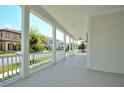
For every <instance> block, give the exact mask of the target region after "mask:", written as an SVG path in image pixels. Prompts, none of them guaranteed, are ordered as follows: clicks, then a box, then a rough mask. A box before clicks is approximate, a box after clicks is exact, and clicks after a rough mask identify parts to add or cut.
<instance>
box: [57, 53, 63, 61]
mask: <svg viewBox="0 0 124 93" xmlns="http://www.w3.org/2000/svg"><path fill="white" fill-rule="evenodd" d="M63 59H64V52H63V51H57V52H56V62H60V61H62V60H63Z"/></svg>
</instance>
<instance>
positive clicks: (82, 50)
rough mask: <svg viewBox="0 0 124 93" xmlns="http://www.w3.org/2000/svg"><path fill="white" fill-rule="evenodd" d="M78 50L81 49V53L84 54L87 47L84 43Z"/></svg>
mask: <svg viewBox="0 0 124 93" xmlns="http://www.w3.org/2000/svg"><path fill="white" fill-rule="evenodd" d="M78 49H80V50H81V52H84V49H86V45H85V44H84V43H83V42H82V43H81V44H80V45H79V47H78Z"/></svg>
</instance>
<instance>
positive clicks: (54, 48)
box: [52, 26, 56, 63]
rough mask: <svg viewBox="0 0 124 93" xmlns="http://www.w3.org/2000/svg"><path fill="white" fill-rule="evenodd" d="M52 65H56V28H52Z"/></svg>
mask: <svg viewBox="0 0 124 93" xmlns="http://www.w3.org/2000/svg"><path fill="white" fill-rule="evenodd" d="M52 63H56V26H52Z"/></svg>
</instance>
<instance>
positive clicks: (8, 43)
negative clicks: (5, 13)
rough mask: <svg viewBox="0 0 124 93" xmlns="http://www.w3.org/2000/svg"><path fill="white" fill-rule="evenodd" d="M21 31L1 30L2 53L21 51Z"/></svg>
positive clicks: (0, 49) (0, 47)
mask: <svg viewBox="0 0 124 93" xmlns="http://www.w3.org/2000/svg"><path fill="white" fill-rule="evenodd" d="M20 40H21V33H20V31H17V30H14V29H8V28H5V29H0V51H5V50H6V51H7V50H10V51H18V50H20Z"/></svg>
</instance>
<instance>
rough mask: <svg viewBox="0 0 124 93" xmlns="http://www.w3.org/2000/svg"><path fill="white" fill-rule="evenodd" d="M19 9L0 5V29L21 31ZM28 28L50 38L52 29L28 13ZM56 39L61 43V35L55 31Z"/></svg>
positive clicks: (18, 7) (14, 6) (13, 6)
mask: <svg viewBox="0 0 124 93" xmlns="http://www.w3.org/2000/svg"><path fill="white" fill-rule="evenodd" d="M21 15H22V13H21V7H20V6H16V5H0V29H1V28H12V29H17V30H20V31H21ZM30 27H34V28H37V29H38V31H39V32H40V33H41V34H43V35H45V36H48V37H52V27H51V26H50V25H49V24H48V23H46V22H45V21H43V20H41V19H40V18H38V17H36V16H35V15H33V14H31V13H30ZM56 38H57V39H58V40H62V41H63V38H64V37H63V33H62V32H60V31H59V30H57V32H56Z"/></svg>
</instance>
